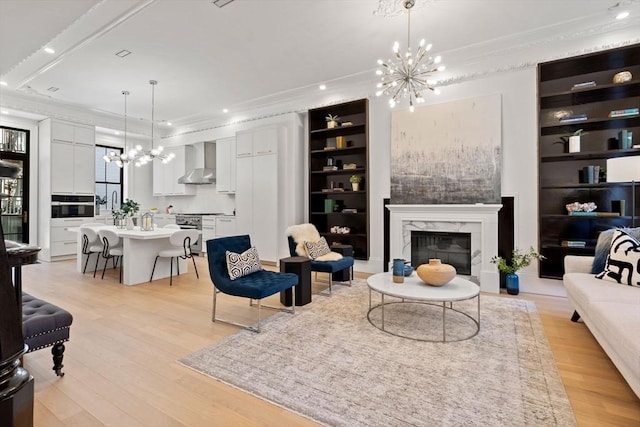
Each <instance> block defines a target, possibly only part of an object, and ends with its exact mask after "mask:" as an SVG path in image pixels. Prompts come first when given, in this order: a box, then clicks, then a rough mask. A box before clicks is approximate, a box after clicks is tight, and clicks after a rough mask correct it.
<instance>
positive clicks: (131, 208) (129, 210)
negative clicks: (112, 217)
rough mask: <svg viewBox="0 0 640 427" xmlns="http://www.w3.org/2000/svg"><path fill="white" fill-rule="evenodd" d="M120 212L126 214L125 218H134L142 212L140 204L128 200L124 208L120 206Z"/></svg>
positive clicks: (123, 205)
mask: <svg viewBox="0 0 640 427" xmlns="http://www.w3.org/2000/svg"><path fill="white" fill-rule="evenodd" d="M120 210H122V212H124V214H125V216H127V217H134V216H135V215H136V214H137V213H138V211H139V210H140V204H139V203H136V202H134V201H133V200H131V199H126V200H125V201H124V203H123V204H122V206H120Z"/></svg>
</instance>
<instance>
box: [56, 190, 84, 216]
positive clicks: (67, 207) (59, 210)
mask: <svg viewBox="0 0 640 427" xmlns="http://www.w3.org/2000/svg"><path fill="white" fill-rule="evenodd" d="M94 209H95V199H94V196H72V195H69V194H54V195H52V196H51V218H91V217H93V215H94Z"/></svg>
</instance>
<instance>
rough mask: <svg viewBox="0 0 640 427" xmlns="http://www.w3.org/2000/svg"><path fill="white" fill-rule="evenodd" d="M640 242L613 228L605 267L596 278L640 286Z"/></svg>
mask: <svg viewBox="0 0 640 427" xmlns="http://www.w3.org/2000/svg"><path fill="white" fill-rule="evenodd" d="M639 268H640V242H638V241H637V240H636V239H634V238H633V237H632V236H630V235H629V234H627V233H625V232H624V231H622V230H615V231H614V232H613V237H612V239H611V249H610V250H609V256H608V257H607V262H606V264H605V268H604V270H603V271H602V272H600V273H598V274H597V275H596V277H597V278H598V279H604V280H609V281H612V282H617V283H621V284H624V285H628V286H637V287H640V271H639Z"/></svg>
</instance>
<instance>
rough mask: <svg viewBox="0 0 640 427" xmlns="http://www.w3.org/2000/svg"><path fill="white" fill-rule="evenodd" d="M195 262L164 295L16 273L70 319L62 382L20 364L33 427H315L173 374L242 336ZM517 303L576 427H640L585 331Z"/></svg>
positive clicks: (244, 314)
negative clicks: (556, 374) (546, 345)
mask: <svg viewBox="0 0 640 427" xmlns="http://www.w3.org/2000/svg"><path fill="white" fill-rule="evenodd" d="M197 262H198V270H199V272H200V279H199V280H196V277H195V274H194V273H193V272H192V271H191V272H189V273H188V274H186V275H182V276H180V277H178V278H174V281H173V286H172V287H170V286H169V280H168V279H163V280H158V281H154V282H153V283H149V284H142V285H137V286H131V287H127V286H123V285H120V284H119V283H118V272H117V270H110V271H108V272H107V274H108V277H106V276H105V279H104V280H100V278H99V276H98V277H97V278H95V279H94V278H93V277H92V276H91V275H90V274H85V275H81V274H80V273H77V272H76V271H75V261H65V262H57V263H42V264H35V265H30V266H25V267H24V268H23V275H24V280H23V283H24V285H23V286H24V289H25V291H26V292H28V293H31V294H33V295H34V296H36V297H40V298H43V299H45V300H47V301H50V302H52V303H54V304H57V305H59V306H61V307H63V308H65V309H66V310H68V311H69V312H71V313H72V314H73V316H74V322H73V326H72V328H71V340H70V341H69V342H68V343H67V344H66V351H65V357H64V365H65V366H64V369H63V371H64V372H65V373H66V375H65V376H64V377H63V378H58V377H56V376H55V374H54V372H53V371H52V370H51V366H52V363H51V353H50V352H49V350H48V349H45V350H39V351H36V352H34V353H30V354H27V355H26V356H25V358H24V362H25V367H26V368H27V369H28V370H29V371H30V372H31V374H32V375H33V377H34V378H35V393H36V400H35V411H34V412H35V425H36V426H47V427H49V426H52V427H53V426H82V427H85V426H103V425H108V426H118V427H123V426H127V427H128V426H312V425H316V424H315V423H313V422H311V421H309V420H307V419H305V418H302V417H300V416H297V415H295V414H292V413H290V412H288V411H286V410H284V409H282V408H280V407H277V406H275V405H271V404H269V403H266V402H264V401H262V400H260V399H258V398H255V397H253V396H251V395H248V394H246V393H243V392H241V391H239V390H237V389H235V388H233V387H230V386H226V385H224V384H222V383H219V382H217V381H215V380H212V379H210V378H208V377H206V376H204V375H201V374H198V373H197V372H194V371H191V370H190V369H187V368H185V367H183V366H181V365H179V364H178V363H176V360H178V359H180V358H181V357H184V356H186V355H188V354H190V353H192V352H194V351H196V350H199V349H201V348H203V347H206V346H208V345H210V344H211V343H214V342H215V341H217V340H219V339H221V338H224V337H225V336H228V335H231V334H233V333H235V332H236V331H237V330H238V329H237V328H236V327H233V326H229V325H224V324H221V323H212V322H211V298H212V287H211V282H210V279H209V272H208V270H207V265H206V259H205V258H199V259H198V260H197ZM358 276H360V277H365V275H358ZM505 297H509V296H505ZM316 298H319V297H316ZM518 298H523V299H528V300H533V301H535V302H536V304H537V307H538V311H539V313H540V316H541V318H542V322H543V324H544V327H545V331H546V333H547V337H548V339H549V342H550V345H551V348H552V350H553V354H554V357H555V359H556V363H557V365H558V369H559V371H560V375H561V377H562V380H563V382H564V385H565V388H566V390H567V394H568V396H569V399H570V401H571V405H572V407H573V410H574V413H575V416H576V419H577V421H578V424H579V425H580V426H640V400H639V399H638V397H636V396H635V394H634V393H633V392H632V391H631V389H630V388H629V386H628V385H627V384H626V382H625V381H624V379H623V378H622V377H621V376H620V374H619V373H618V371H617V370H616V369H615V367H614V366H613V364H612V363H611V361H610V360H609V358H608V357H607V356H606V354H605V353H604V352H603V351H602V349H601V348H600V347H599V345H598V344H597V342H596V341H595V340H594V339H593V337H592V336H591V334H590V333H589V331H588V330H587V328H586V327H585V325H584V324H582V323H578V324H576V323H572V322H571V321H570V320H569V317H570V315H571V313H572V309H571V307H570V306H569V303H568V302H567V301H566V299H564V298H557V297H545V296H536V295H525V294H520V295H519V296H518ZM275 301H277V298H275ZM219 302H220V305H219V310H220V315H221V316H223V317H233V318H236V319H238V320H239V321H244V322H251V321H252V320H253V319H254V317H253V316H254V315H255V312H254V310H255V309H250V308H249V307H248V302H247V300H244V299H234V298H229V297H226V296H222V301H219ZM273 303H274V302H272V304H273ZM267 312H268V311H265V314H266V313H267ZM488 410H490V409H489V408H488Z"/></svg>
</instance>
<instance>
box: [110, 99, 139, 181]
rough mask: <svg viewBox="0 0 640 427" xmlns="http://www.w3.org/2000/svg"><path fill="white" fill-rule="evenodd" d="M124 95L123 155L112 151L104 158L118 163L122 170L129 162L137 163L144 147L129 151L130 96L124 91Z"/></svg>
mask: <svg viewBox="0 0 640 427" xmlns="http://www.w3.org/2000/svg"><path fill="white" fill-rule="evenodd" d="M122 94H123V95H124V150H122V153H121V154H118V153H116V152H115V151H110V152H109V153H108V154H105V155H104V156H102V158H103V159H104V161H105V162H107V163H109V162H116V164H117V165H118V167H120V168H123V167H124V165H125V164H127V163H129V162H132V161H136V158H137V157H138V155H139V154H140V150H142V147H141V146H140V145H137V146H136V147H135V148H132V149H131V150H129V151H127V96H129V91H126V90H123V91H122Z"/></svg>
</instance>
